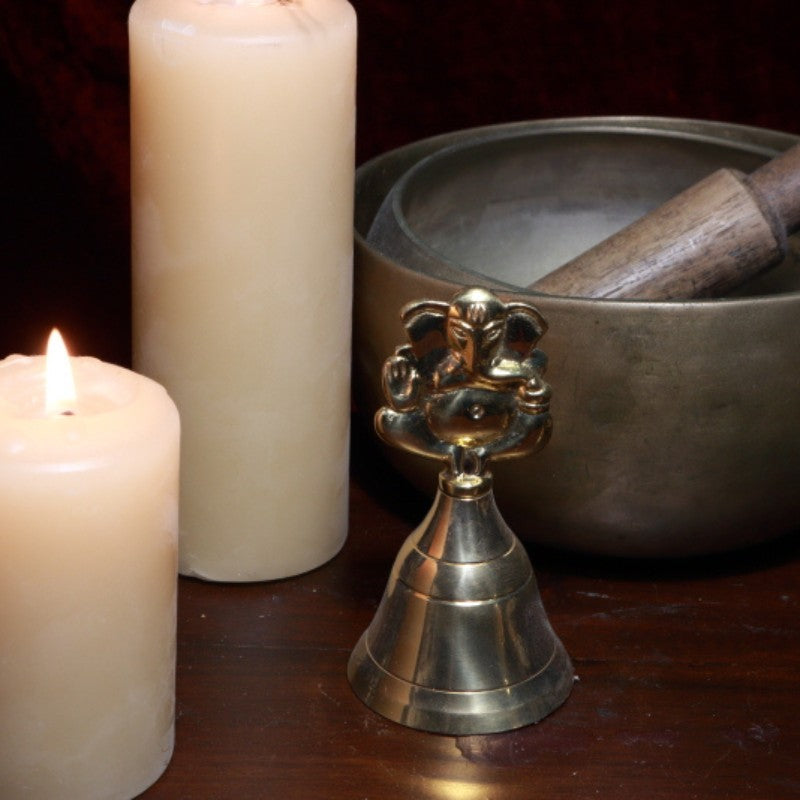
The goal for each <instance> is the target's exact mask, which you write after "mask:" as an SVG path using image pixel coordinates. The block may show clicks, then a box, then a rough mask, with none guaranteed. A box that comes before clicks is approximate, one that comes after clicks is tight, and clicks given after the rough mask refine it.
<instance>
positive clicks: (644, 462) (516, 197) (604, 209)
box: [354, 117, 800, 557]
mask: <svg viewBox="0 0 800 800" xmlns="http://www.w3.org/2000/svg"><path fill="white" fill-rule="evenodd" d="M797 140H798V137H796V136H792V135H789V134H786V133H780V132H777V131H769V130H764V129H757V128H751V127H744V126H737V125H730V124H723V123H718V122H709V121H697V120H678V119H663V118H640V117H636V118H631V117H624V118H620V117H613V118H606V117H603V118H595V117H593V118H576V119H562V120H545V121H533V122H522V123H514V124H509V125H501V126H490V127H485V128H479V129H470V130H464V131H457V132H454V133H450V134H446V135H443V136H438V137H435V138H431V139H426V140H422V141H419V142H415V143H413V144H410V145H408V146H406V147H402V148H400V149H397V150H393V151H391V152H389V153H386V154H384V155H381V156H379V157H378V158H375V159H373V160H372V161H370V162H368V163H366V164H364V165H363V166H362V167H361V168H360V169H359V170H358V174H357V179H356V219H355V253H356V261H355V264H356V267H355V269H356V272H355V299H354V395H355V399H356V407H357V409H358V410H359V412H360V413H361V415H362V417H363V419H364V420H365V422H366V423H367V424H369V423H370V421H371V419H372V415H373V414H374V412H375V410H376V409H377V408H378V407H379V406H381V405H382V404H383V403H384V398H383V396H382V392H381V386H380V375H381V366H382V363H383V361H384V359H385V358H386V357H387V356H389V355H390V354H391V353H392V352H393V351H394V349H395V347H396V346H397V345H399V344H403V343H404V342H405V335H404V334H405V332H404V330H403V327H402V325H401V323H400V317H399V310H400V308H401V306H403V305H404V304H405V303H407V302H410V301H413V300H419V299H436V300H449V299H450V298H451V297H452V295H453V294H454V293H455V292H456V291H458V290H459V289H460V288H462V287H464V286H466V285H482V286H485V287H488V288H490V289H492V290H494V291H496V292H497V293H499V294H500V295H501V296H502V297H504V298H505V299H515V300H521V301H524V302H528V303H532V304H533V305H535V306H536V307H537V308H538V309H539V311H540V312H541V313H542V314H543V315H544V317H545V319H546V320H547V322H548V323H549V329H548V331H547V333H546V334H545V336H544V337H543V338H542V340H541V342H540V344H539V346H540V347H541V349H542V350H544V351H545V353H546V354H547V356H548V358H549V365H548V369H547V373H546V379H547V381H548V382H549V383H550V385H551V386H552V389H553V398H552V404H551V411H552V417H553V423H554V427H553V434H552V438H551V440H550V443H549V444H548V445H547V446H546V447H545V448H544V449H543V450H542V451H541V452H539V453H537V454H536V455H534V456H532V457H529V458H525V459H520V460H515V461H508V462H497V463H496V464H494V465H493V466H492V472H493V473H494V476H495V482H494V485H495V492H496V495H497V500H498V505H499V507H500V510H501V512H502V514H503V516H504V517H505V518H506V520H507V521H508V522H509V524H510V525H511V527H512V528H513V529H514V531H515V532H516V533H517V535H518V536H519V537H520V538H521V539H522V540H523V541H529V542H536V543H543V544H546V545H553V546H557V547H560V548H567V549H570V550H573V551H579V552H583V553H592V554H603V555H611V556H625V557H675V556H690V555H699V554H708V553H714V552H721V551H725V550H730V549H734V548H739V547H743V546H746V545H750V544H754V543H756V542H760V541H764V540H767V539H770V538H774V537H776V536H779V535H781V534H785V533H789V532H791V531H793V530H795V529H797V527H798V525H800V492H798V490H797V483H798V476H800V279H799V278H800V269H798V267H800V246H799V245H798V241H797V239H796V237H795V238H793V239H792V240H790V256H789V257H788V258H787V259H786V262H785V263H784V264H782V265H781V266H779V267H776V268H775V269H773V270H771V271H770V272H769V273H767V274H766V275H764V276H763V277H760V278H757V279H755V280H753V281H751V282H750V283H749V284H748V285H747V286H745V287H742V289H741V290H740V291H738V292H737V293H736V296H730V297H726V298H722V299H714V300H686V301H663V302H652V301H636V300H624V301H623V300H606V299H581V298H571V297H557V296H550V295H546V294H540V293H536V292H533V291H529V290H527V289H525V288H523V287H525V286H526V285H528V284H530V283H531V282H532V281H534V280H535V279H536V278H537V277H538V276H540V275H542V274H545V273H546V272H547V271H549V270H550V269H552V268H554V267H556V266H558V265H559V264H561V263H563V262H565V261H567V260H568V259H570V258H571V257H573V256H575V255H577V254H578V253H580V252H582V251H584V250H586V249H587V248H589V247H590V246H592V245H593V244H595V243H596V242H598V241H600V240H602V239H604V238H606V237H607V236H609V235H610V234H612V233H614V232H615V231H617V230H618V229H620V228H621V227H623V226H624V225H626V224H627V223H629V222H631V221H632V220H634V219H636V218H638V217H639V216H641V215H642V214H645V213H646V212H648V211H649V210H651V209H653V208H656V207H658V206H659V205H660V204H661V203H663V202H664V201H665V200H667V199H669V198H670V197H672V196H674V195H675V194H677V193H678V192H680V191H681V190H682V189H684V188H686V187H688V186H689V185H691V184H692V183H694V182H696V181H697V180H699V179H701V178H703V177H704V176H706V175H707V174H709V173H711V172H713V171H714V170H715V169H717V168H720V167H724V166H726V167H733V168H735V169H739V170H742V171H744V172H750V171H752V170H753V169H755V168H756V167H758V166H759V165H760V164H762V163H764V162H765V161H766V160H768V159H769V158H771V157H772V156H774V155H776V154H777V153H778V152H780V151H782V150H784V149H786V148H787V147H789V146H791V145H792V144H794V143H795V142H796V141H797ZM386 455H387V457H388V458H390V459H391V460H392V462H393V463H394V465H395V467H396V468H397V470H399V472H400V473H401V474H402V475H403V476H405V478H407V479H408V480H410V481H411V482H412V483H413V484H415V485H416V486H417V487H418V488H420V489H422V490H423V491H426V492H429V493H431V494H432V493H433V492H434V490H435V487H436V474H437V472H438V471H439V469H440V465H439V464H437V463H435V462H432V461H427V460H425V459H421V458H419V457H414V456H407V455H405V454H402V453H400V452H399V451H393V450H386Z"/></svg>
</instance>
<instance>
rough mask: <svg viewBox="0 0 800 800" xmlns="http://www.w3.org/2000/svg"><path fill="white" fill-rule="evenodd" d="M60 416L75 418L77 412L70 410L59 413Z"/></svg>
mask: <svg viewBox="0 0 800 800" xmlns="http://www.w3.org/2000/svg"><path fill="white" fill-rule="evenodd" d="M58 415H59V416H60V417H74V416H75V412H74V411H69V410H67V411H59V414H58Z"/></svg>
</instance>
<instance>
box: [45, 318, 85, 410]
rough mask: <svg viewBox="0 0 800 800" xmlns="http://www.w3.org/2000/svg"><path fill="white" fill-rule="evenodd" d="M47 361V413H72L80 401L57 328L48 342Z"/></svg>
mask: <svg viewBox="0 0 800 800" xmlns="http://www.w3.org/2000/svg"><path fill="white" fill-rule="evenodd" d="M45 361H46V367H45V403H44V409H45V413H46V414H48V415H53V414H65V413H70V412H72V411H73V410H74V407H75V403H76V401H77V399H78V395H77V392H76V391H75V378H74V377H73V375H72V366H71V365H70V363H69V353H67V348H66V345H65V344H64V340H63V339H62V338H61V334H60V333H59V332H58V331H57V330H56V329H55V328H53V331H52V333H51V334H50V338H49V339H48V340H47V357H46V359H45Z"/></svg>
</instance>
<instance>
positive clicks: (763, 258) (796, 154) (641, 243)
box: [529, 144, 800, 300]
mask: <svg viewBox="0 0 800 800" xmlns="http://www.w3.org/2000/svg"><path fill="white" fill-rule="evenodd" d="M799 228H800V144H798V145H795V146H794V147H791V148H790V149H789V150H787V151H785V152H784V153H782V154H781V155H779V156H777V157H776V158H774V159H772V160H771V161H769V162H767V163H766V164H764V165H763V166H762V167H760V168H759V169H757V170H756V171H755V172H753V173H751V174H750V175H744V174H743V173H741V172H739V171H737V170H732V169H720V170H718V171H716V172H714V173H713V174H711V175H710V176H709V177H707V178H705V179H703V180H701V181H700V182H699V183H696V184H695V185H694V186H691V187H690V188H689V189H686V190H685V191H683V192H681V193H680V194H679V195H677V196H676V197H674V198H672V199H671V200H669V201H667V202H666V203H665V204H664V205H662V206H661V207H660V208H658V209H656V210H654V211H652V212H650V213H649V214H646V215H645V216H644V217H642V218H641V219H639V220H637V221H636V222H633V223H632V224H631V225H628V226H627V227H626V228H623V229H622V230H621V231H619V232H617V233H615V234H614V235H613V236H610V237H609V238H608V239H605V240H604V241H602V242H600V243H599V244H598V245H596V246H595V247H593V248H591V249H590V250H588V251H587V252H585V253H583V254H582V255H580V256H578V257H577V258H574V259H573V260H572V261H569V262H567V263H566V264H564V265H563V266H561V267H559V268H558V269H556V270H554V271H553V272H551V273H549V274H548V275H545V276H544V277H543V278H540V279H539V280H537V281H536V282H535V283H533V284H531V286H530V287H529V288H530V289H534V290H536V291H541V292H546V293H547V294H555V295H566V296H571V297H608V298H630V299H633V298H635V299H641V300H671V299H688V298H693V297H714V296H720V295H724V294H725V293H726V292H728V291H730V290H731V289H733V288H734V287H736V286H738V285H740V284H742V283H744V282H745V281H746V280H747V279H748V278H752V277H753V276H755V275H757V274H758V273H759V272H762V271H764V270H766V269H768V268H769V267H772V266H774V265H776V264H778V263H780V262H781V261H782V260H783V259H784V258H785V257H786V255H787V250H788V244H787V237H788V236H790V235H791V234H792V233H794V232H795V231H796V230H798V229H799Z"/></svg>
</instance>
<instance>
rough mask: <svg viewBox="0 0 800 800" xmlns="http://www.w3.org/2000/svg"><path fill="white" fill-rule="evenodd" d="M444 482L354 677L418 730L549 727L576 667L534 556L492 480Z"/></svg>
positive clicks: (397, 568)
mask: <svg viewBox="0 0 800 800" xmlns="http://www.w3.org/2000/svg"><path fill="white" fill-rule="evenodd" d="M462 488H463V487H459V485H458V482H453V481H450V480H448V478H447V475H446V473H442V475H441V476H440V480H439V491H438V492H437V495H436V499H435V501H434V504H433V507H432V508H431V510H430V512H429V513H428V516H427V517H426V519H425V520H424V521H423V522H422V524H421V525H420V526H419V527H418V528H417V529H416V530H415V531H414V532H413V533H412V534H411V535H410V536H409V537H408V539H407V540H406V542H405V544H404V545H403V547H402V549H401V550H400V553H399V554H398V556H397V559H396V560H395V564H394V568H393V570H392V573H391V576H390V578H389V582H388V584H387V587H386V591H385V593H384V596H383V599H382V601H381V604H380V607H379V609H378V612H377V613H376V615H375V617H374V619H373V620H372V623H371V624H370V626H369V628H368V629H367V630H366V631H365V632H364V634H363V635H362V637H361V639H360V640H359V642H358V644H357V645H356V647H355V649H354V651H353V653H352V655H351V657H350V662H349V665H348V677H349V679H350V682H351V684H352V686H353V689H354V690H355V692H356V694H357V695H358V696H359V697H360V698H361V699H362V700H363V701H364V702H365V703H366V704H367V705H368V706H370V708H372V709H373V710H375V711H377V712H378V713H380V714H382V715H383V716H385V717H387V718H389V719H391V720H393V721H395V722H399V723H401V724H404V725H408V726H410V727H412V728H419V729H422V730H427V731H433V732H437V733H447V734H452V735H466V734H478V733H493V732H498V731H505V730H511V729H513V728H518V727H521V726H523V725H527V724H529V723H533V722H538V721H539V720H540V719H542V718H543V717H545V716H546V715H547V714H549V713H550V712H551V711H553V710H554V709H555V708H557V707H558V706H560V705H561V704H562V703H563V702H564V700H566V698H567V696H568V695H569V693H570V690H571V688H572V684H573V669H572V664H571V663H570V660H569V657H568V655H567V653H566V651H565V650H564V647H563V645H562V644H561V642H560V640H559V639H558V637H557V636H556V635H555V633H554V632H553V630H552V628H551V626H550V623H549V621H548V619H547V615H546V613H545V610H544V607H543V606H542V600H541V597H540V595H539V591H538V588H537V584H536V578H535V576H534V574H533V570H532V568H531V564H530V560H529V559H528V556H527V553H526V552H525V549H524V548H523V546H522V545H521V543H520V542H519V540H518V539H517V537H516V536H515V535H514V534H513V532H512V531H511V530H510V529H509V528H508V526H507V525H506V524H505V522H504V521H503V519H502V517H501V516H500V513H499V511H498V510H497V506H496V505H495V501H494V494H493V492H492V489H491V479H490V477H489V476H488V475H487V476H485V477H484V478H483V479H482V481H481V486H480V488H479V489H478V490H477V491H462V490H461V489H462Z"/></svg>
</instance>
